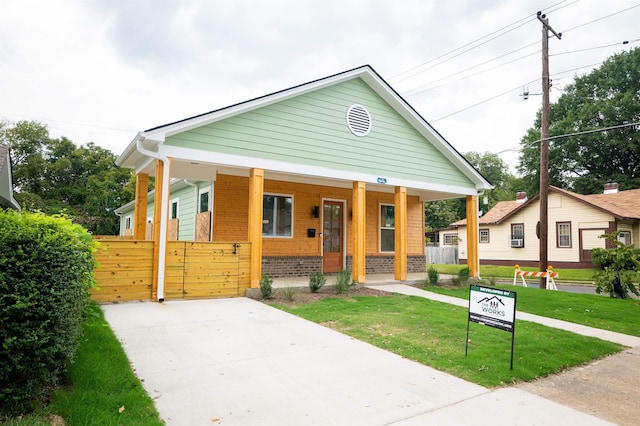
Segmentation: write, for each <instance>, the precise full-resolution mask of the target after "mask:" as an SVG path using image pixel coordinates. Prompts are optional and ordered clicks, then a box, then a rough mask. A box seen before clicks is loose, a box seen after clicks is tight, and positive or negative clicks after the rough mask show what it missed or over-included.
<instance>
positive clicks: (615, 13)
mask: <svg viewBox="0 0 640 426" xmlns="http://www.w3.org/2000/svg"><path fill="white" fill-rule="evenodd" d="M638 6H640V4H636V5H635V6H631V7H628V8H626V9H623V10H620V11H618V12H614V13H612V14H610V15H606V16H602V17H600V18H597V19H594V20H593V21H589V22H585V23H584V24H580V25H578V26H575V27H573V28H569V29H568V30H564V31H562V34H565V33H568V32H569V31H573V30H575V29H577V28H581V27H584V26H586V25H589V24H593V23H594V22H598V21H602V20H603V19H607V18H610V17H612V16H615V15H619V14H620V13H623V12H626V11H628V10H631V9H634V8H636V7H638Z"/></svg>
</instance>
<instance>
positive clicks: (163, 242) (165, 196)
mask: <svg viewBox="0 0 640 426" xmlns="http://www.w3.org/2000/svg"><path fill="white" fill-rule="evenodd" d="M144 140H145V137H144V136H140V137H139V138H138V140H137V141H136V148H137V150H138V152H139V153H141V154H143V155H146V156H149V157H151V158H155V159H156V160H160V161H162V162H163V163H164V165H165V169H164V173H162V188H163V191H162V199H161V200H160V202H161V203H162V205H161V206H160V241H158V244H159V251H158V302H164V278H165V266H166V263H167V260H166V257H167V219H168V217H169V183H170V178H169V175H170V170H169V167H166V166H167V165H168V164H169V159H168V158H167V156H166V155H162V154H160V153H158V152H153V151H149V150H148V149H146V148H145V147H143V146H142V142H143V141H144ZM156 201H158V199H157V198H154V203H155V202H156Z"/></svg>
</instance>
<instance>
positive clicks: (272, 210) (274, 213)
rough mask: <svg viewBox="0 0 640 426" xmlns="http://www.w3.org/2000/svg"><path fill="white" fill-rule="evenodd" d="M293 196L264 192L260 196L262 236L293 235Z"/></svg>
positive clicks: (288, 236)
mask: <svg viewBox="0 0 640 426" xmlns="http://www.w3.org/2000/svg"><path fill="white" fill-rule="evenodd" d="M292 224H293V196H292V195H280V194H264V195H263V197H262V236H263V237H286V238H290V237H291V236H293V227H292Z"/></svg>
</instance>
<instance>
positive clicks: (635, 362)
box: [517, 347, 640, 426]
mask: <svg viewBox="0 0 640 426" xmlns="http://www.w3.org/2000/svg"><path fill="white" fill-rule="evenodd" d="M638 383H640V347H635V348H630V349H626V350H624V351H622V352H620V353H617V354H615V355H611V356H608V357H606V358H603V359H600V360H597V361H594V362H592V363H590V364H587V365H584V366H581V367H576V368H572V369H571V370H567V371H564V372H562V373H558V374H553V375H550V376H547V377H543V378H540V379H538V380H534V381H533V382H529V383H522V384H520V385H518V386H517V387H518V388H520V389H522V390H524V391H527V392H530V393H534V394H536V395H540V396H542V397H544V398H547V399H550V400H552V401H555V402H557V403H560V404H562V405H566V406H569V407H572V408H575V409H576V410H579V411H582V412H585V413H589V414H591V415H594V416H596V417H600V418H602V419H605V420H609V421H611V422H614V423H616V424H619V425H630V426H631V425H637V424H638V418H639V417H640V406H639V405H638V401H640V386H638Z"/></svg>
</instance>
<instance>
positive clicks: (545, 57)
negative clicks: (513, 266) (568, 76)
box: [538, 12, 562, 289]
mask: <svg viewBox="0 0 640 426" xmlns="http://www.w3.org/2000/svg"><path fill="white" fill-rule="evenodd" d="M538 20H539V21H540V22H542V117H541V124H540V139H541V140H540V235H539V237H540V265H539V267H540V269H539V270H540V271H546V270H547V267H548V266H549V263H548V262H549V257H548V250H547V249H548V244H549V237H548V236H549V215H548V199H549V109H550V107H549V88H550V86H551V85H550V81H549V31H551V32H552V33H553V35H555V36H556V37H558V40H560V39H561V38H562V34H561V33H557V32H555V30H554V29H553V28H551V26H549V18H547V15H544V14H542V12H538ZM540 288H542V289H546V288H547V283H546V279H545V278H540Z"/></svg>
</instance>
